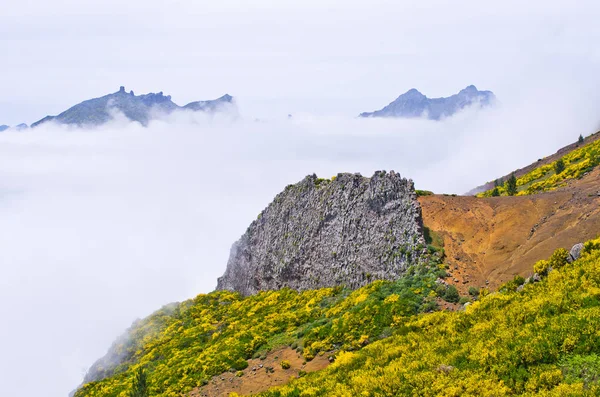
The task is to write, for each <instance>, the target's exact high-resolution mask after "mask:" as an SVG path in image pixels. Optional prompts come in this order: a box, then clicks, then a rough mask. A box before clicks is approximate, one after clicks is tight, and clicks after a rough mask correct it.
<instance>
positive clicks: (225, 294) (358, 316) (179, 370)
mask: <svg viewBox="0 0 600 397" xmlns="http://www.w3.org/2000/svg"><path fill="white" fill-rule="evenodd" d="M429 251H430V254H429V256H428V258H429V260H428V261H427V262H426V263H424V264H420V265H416V266H413V267H411V268H409V270H408V271H407V273H406V275H405V277H403V278H402V279H400V280H398V281H396V282H389V281H388V282H386V281H377V282H374V283H372V284H370V285H368V286H365V287H363V288H361V289H358V290H356V291H354V292H350V291H348V290H345V289H343V288H342V287H338V288H334V289H332V288H326V289H319V290H311V291H304V292H296V291H293V290H290V289H283V290H279V291H270V292H260V293H258V294H256V295H253V296H249V297H246V298H244V297H242V296H241V295H239V294H238V293H233V292H229V291H218V292H213V293H210V294H203V295H199V296H197V297H196V298H194V299H192V300H189V301H186V302H183V303H181V304H176V305H169V306H166V307H164V308H163V309H161V310H159V311H157V312H156V313H154V314H153V315H151V316H149V317H148V318H146V319H144V320H142V321H139V322H137V323H136V324H134V325H133V326H132V328H131V329H130V330H129V332H128V335H127V337H124V338H120V339H119V341H118V342H116V343H115V345H114V346H113V347H112V348H111V352H110V353H109V355H108V356H107V357H117V358H118V360H117V362H111V360H107V359H104V360H100V361H99V365H96V366H95V367H94V371H95V375H96V376H95V377H96V378H97V380H95V381H90V382H89V383H86V384H85V385H83V386H82V387H81V388H80V389H79V390H78V391H77V392H76V394H75V396H76V397H88V396H120V397H125V396H128V393H129V390H130V388H131V384H132V379H133V377H134V374H135V373H136V372H137V371H138V369H139V367H141V366H143V367H144V368H145V370H146V374H147V383H148V389H149V392H150V395H151V396H168V397H175V396H180V395H181V394H182V393H187V392H189V391H191V390H192V389H194V388H196V387H198V386H202V385H204V384H206V383H207V382H208V380H209V379H210V378H211V377H212V376H214V375H217V374H221V373H223V372H225V371H228V370H233V371H236V370H241V369H244V368H245V367H246V366H247V365H248V363H247V361H246V360H247V359H249V358H251V357H253V356H254V357H258V356H261V355H263V354H264V352H266V351H267V350H269V349H272V348H275V347H278V346H284V345H288V346H289V345H291V346H293V347H294V348H296V349H298V351H299V352H301V353H302V354H303V355H304V357H305V358H306V359H307V360H310V359H311V358H313V357H314V356H315V355H316V354H318V353H319V352H321V351H331V350H337V349H344V350H348V351H351V350H356V349H359V348H360V347H361V346H363V345H365V344H367V343H368V342H369V341H372V340H376V339H378V338H382V337H386V336H389V335H391V333H392V331H391V330H392V327H395V326H398V324H403V323H404V321H406V319H407V318H410V316H413V315H415V314H417V313H419V312H426V311H432V310H435V309H436V306H437V304H436V297H437V296H438V295H439V296H443V297H445V298H446V299H448V300H450V301H457V300H458V298H459V297H458V294H457V292H456V289H453V288H447V287H445V286H444V285H439V284H438V283H436V279H437V278H438V277H439V276H440V275H444V274H445V270H444V269H443V265H441V264H440V262H441V261H440V257H441V254H440V252H438V250H436V248H434V247H430V248H429ZM101 366H105V367H104V368H101ZM91 378H92V379H93V378H94V376H92V377H91ZM102 378H103V379H102ZM88 380H90V377H88Z"/></svg>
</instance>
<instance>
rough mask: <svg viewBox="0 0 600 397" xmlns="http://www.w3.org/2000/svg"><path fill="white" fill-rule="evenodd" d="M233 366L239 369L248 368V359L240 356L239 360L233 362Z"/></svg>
mask: <svg viewBox="0 0 600 397" xmlns="http://www.w3.org/2000/svg"><path fill="white" fill-rule="evenodd" d="M231 368H233V369H235V370H238V371H241V370H243V369H246V368H248V361H246V360H244V359H243V358H241V357H240V358H238V359H237V360H235V361H234V362H233V364H231Z"/></svg>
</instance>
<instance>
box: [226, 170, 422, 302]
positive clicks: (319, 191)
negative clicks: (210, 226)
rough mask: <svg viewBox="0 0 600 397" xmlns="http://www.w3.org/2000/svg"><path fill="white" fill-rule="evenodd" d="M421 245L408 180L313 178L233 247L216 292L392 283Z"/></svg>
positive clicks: (279, 200)
mask: <svg viewBox="0 0 600 397" xmlns="http://www.w3.org/2000/svg"><path fill="white" fill-rule="evenodd" d="M424 245H425V240H424V237H423V232H422V219H421V207H420V205H419V203H418V201H417V196H416V193H415V191H414V186H413V183H412V181H410V180H407V179H404V178H402V177H401V176H400V175H399V174H397V173H395V172H393V171H391V172H389V173H386V172H385V171H378V172H376V173H375V174H374V175H373V176H372V177H371V178H365V177H363V176H361V175H360V174H338V175H337V176H336V177H334V178H332V179H331V180H329V179H319V178H317V177H316V176H315V175H311V176H307V177H306V178H304V179H303V180H302V181H301V182H299V183H298V184H296V185H289V186H287V187H286V189H285V190H284V191H283V192H282V193H280V194H278V195H277V197H275V200H274V201H273V202H272V203H271V204H270V205H269V206H268V207H267V208H266V209H265V210H264V211H263V212H262V213H261V214H260V215H259V216H258V219H256V220H255V221H254V222H252V224H251V225H250V226H249V227H248V229H247V230H246V233H245V234H244V235H243V236H242V237H241V239H240V240H239V241H237V242H236V243H235V244H233V247H232V248H231V254H230V257H229V262H228V264H227V270H226V271H225V274H224V275H223V276H222V277H221V278H219V280H218V285H217V289H219V290H223V289H225V290H233V291H238V292H240V293H242V294H244V295H250V294H254V293H256V292H258V291H261V290H275V289H280V288H283V287H290V288H293V289H298V290H304V289H315V288H322V287H335V286H339V285H345V286H347V287H349V288H358V287H361V286H363V285H365V284H368V283H369V282H371V281H373V280H377V279H388V280H393V279H396V278H398V277H399V276H401V275H402V274H403V273H404V272H405V271H406V269H407V267H408V266H409V265H410V264H412V263H415V262H418V261H419V258H420V257H421V255H422V254H423V253H424Z"/></svg>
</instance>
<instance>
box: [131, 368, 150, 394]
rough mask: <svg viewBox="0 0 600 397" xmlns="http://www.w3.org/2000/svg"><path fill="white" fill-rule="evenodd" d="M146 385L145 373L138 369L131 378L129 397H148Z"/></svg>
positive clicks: (142, 369)
mask: <svg viewBox="0 0 600 397" xmlns="http://www.w3.org/2000/svg"><path fill="white" fill-rule="evenodd" d="M148 396H149V394H148V383H147V380H146V372H145V371H144V368H143V367H139V368H138V370H137V372H136V373H135V375H134V377H133V384H132V385H131V392H130V393H129V397H148Z"/></svg>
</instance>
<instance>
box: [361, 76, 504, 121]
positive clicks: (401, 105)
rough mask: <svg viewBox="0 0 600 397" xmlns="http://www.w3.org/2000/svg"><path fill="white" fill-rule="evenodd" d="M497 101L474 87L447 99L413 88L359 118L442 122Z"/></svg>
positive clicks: (491, 95) (493, 96)
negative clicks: (423, 119)
mask: <svg viewBox="0 0 600 397" xmlns="http://www.w3.org/2000/svg"><path fill="white" fill-rule="evenodd" d="M495 101H496V96H495V95H494V93H493V92H492V91H479V90H478V89H477V87H475V86H474V85H470V86H468V87H466V88H465V89H463V90H461V91H460V92H459V93H458V94H455V95H452V96H449V97H447V98H427V97H426V96H425V95H423V94H422V93H420V92H419V91H418V90H417V89H415V88H412V89H410V90H408V91H407V92H406V93H404V94H402V95H400V96H399V97H398V98H397V99H396V100H394V101H393V102H391V103H390V104H389V105H387V106H386V107H384V108H383V109H380V110H376V111H374V112H364V113H361V114H360V115H359V117H400V118H416V117H426V118H428V119H430V120H440V119H442V118H444V117H449V116H452V115H453V114H455V113H456V112H458V111H460V110H462V109H464V108H466V107H468V106H471V105H479V106H481V107H485V106H490V105H492V104H493V103H494V102H495Z"/></svg>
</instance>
